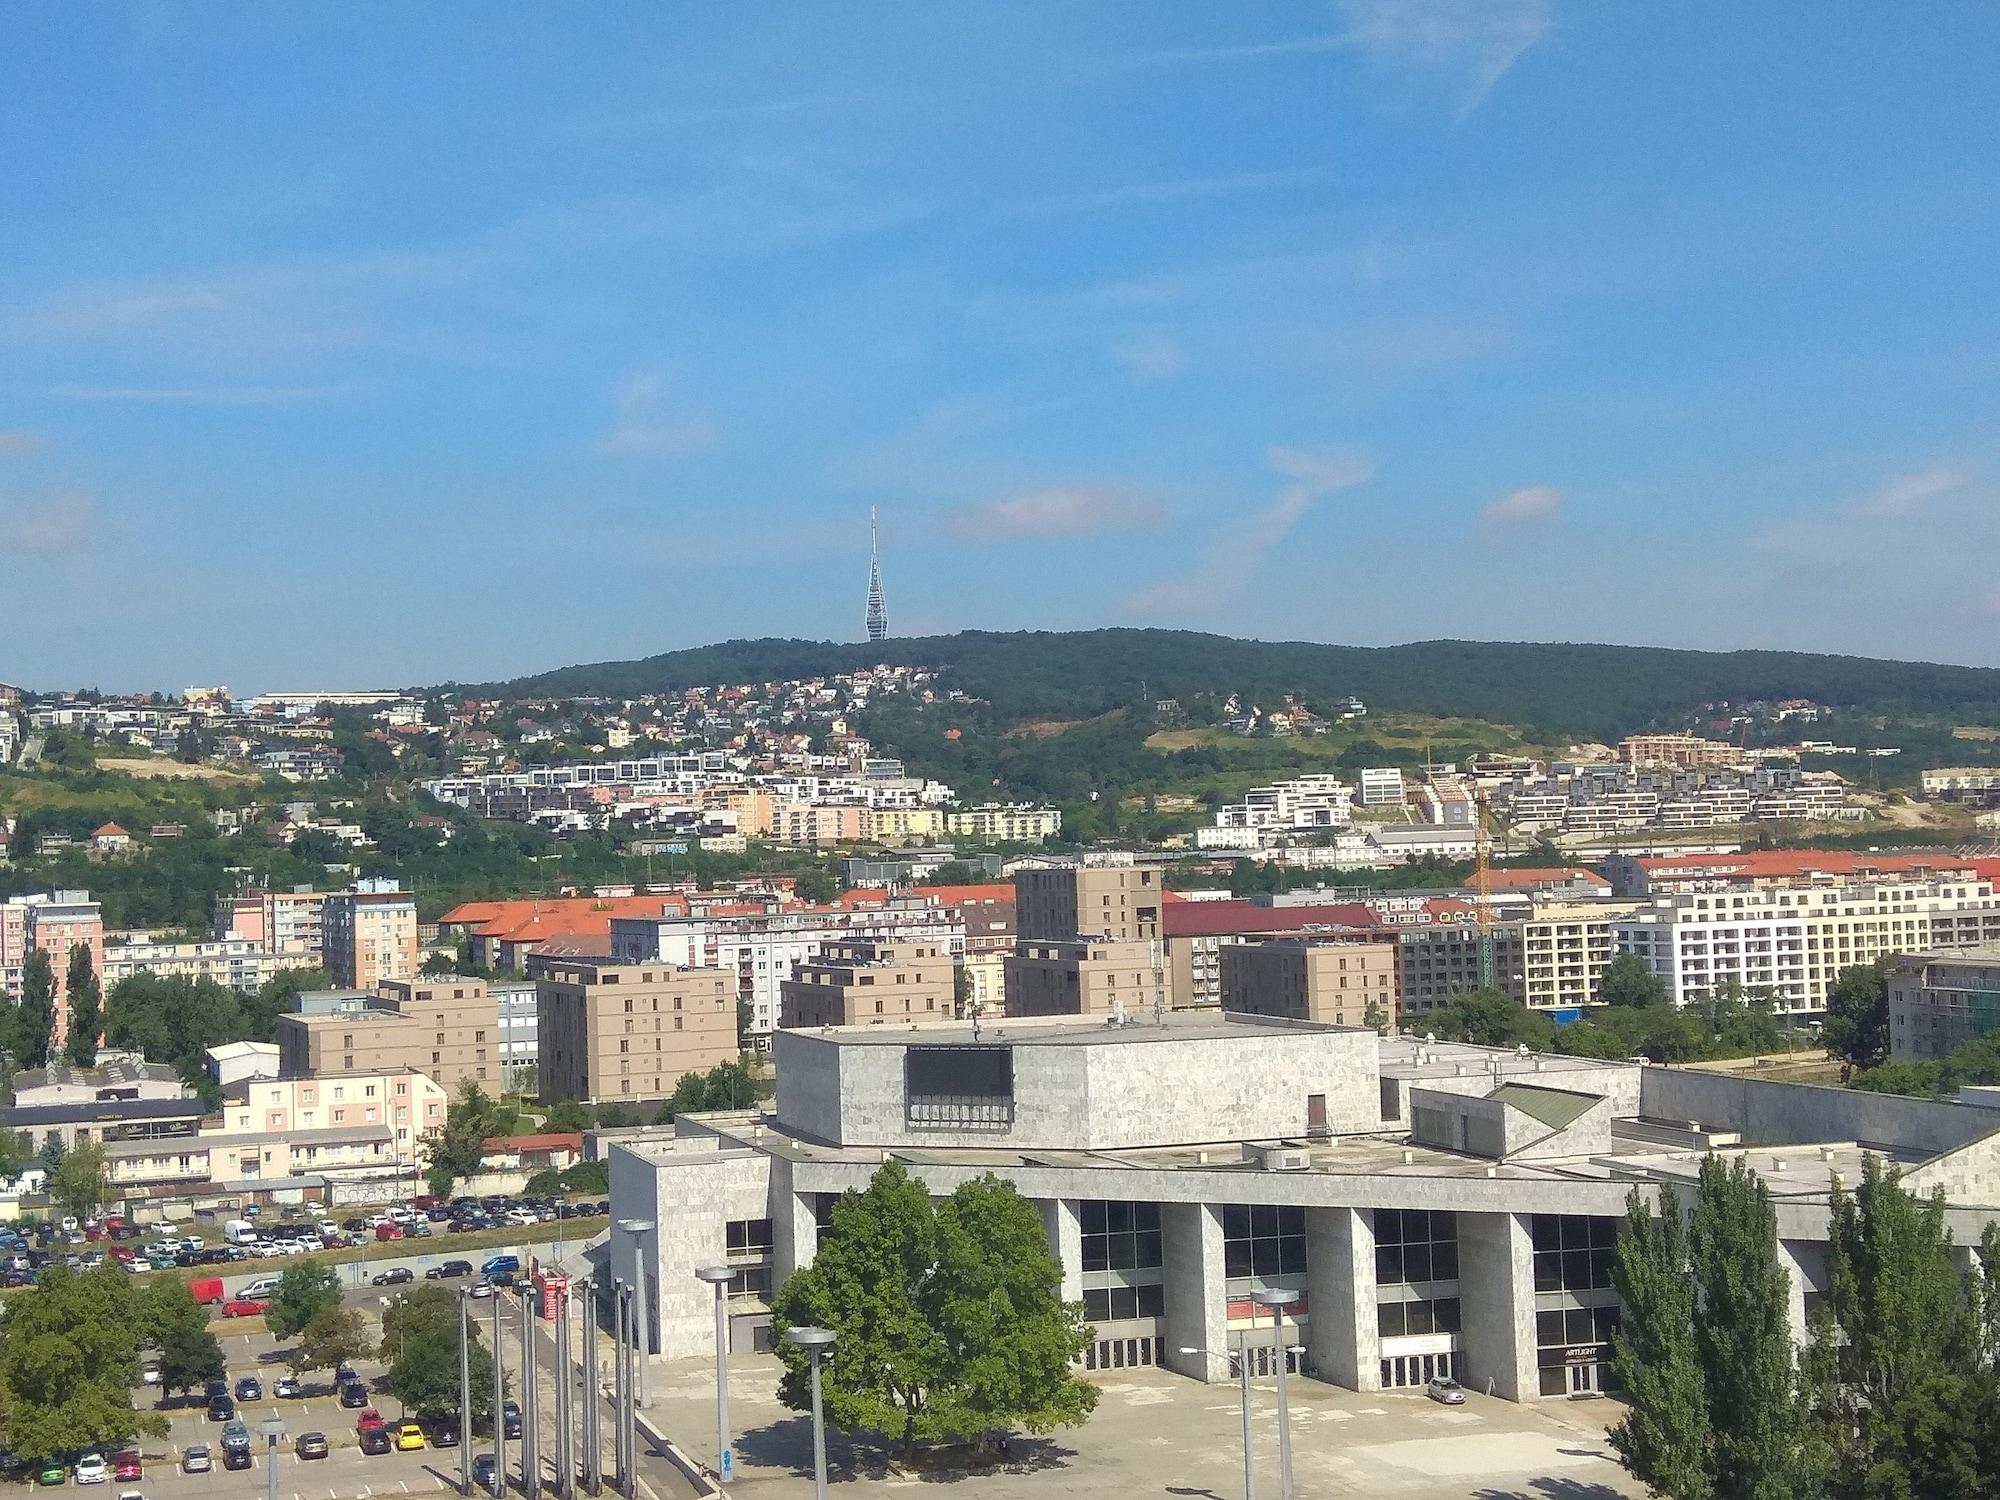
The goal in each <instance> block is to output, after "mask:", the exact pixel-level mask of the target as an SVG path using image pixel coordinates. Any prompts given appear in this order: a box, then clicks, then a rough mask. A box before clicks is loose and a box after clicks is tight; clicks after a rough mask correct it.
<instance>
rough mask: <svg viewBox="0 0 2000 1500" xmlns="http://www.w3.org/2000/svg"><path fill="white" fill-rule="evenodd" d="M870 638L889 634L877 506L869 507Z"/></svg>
mask: <svg viewBox="0 0 2000 1500" xmlns="http://www.w3.org/2000/svg"><path fill="white" fill-rule="evenodd" d="M867 619H868V639H869V640H871V641H879V640H883V639H885V638H886V637H887V636H888V634H889V611H888V610H887V609H885V608H884V607H883V604H882V564H881V560H880V556H879V554H878V553H877V551H876V547H875V507H874V506H872V505H871V506H869V507H868V616H867Z"/></svg>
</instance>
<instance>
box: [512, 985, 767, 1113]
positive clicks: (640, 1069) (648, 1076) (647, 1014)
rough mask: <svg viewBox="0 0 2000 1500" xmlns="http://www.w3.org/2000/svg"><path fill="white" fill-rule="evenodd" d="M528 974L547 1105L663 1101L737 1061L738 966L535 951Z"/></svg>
mask: <svg viewBox="0 0 2000 1500" xmlns="http://www.w3.org/2000/svg"><path fill="white" fill-rule="evenodd" d="M528 973H529V977H530V978H532V979H533V980H534V981H535V987H536V992H537V996H538V1002H539V1008H540V1017H539V1020H538V1022H537V1029H538V1036H539V1043H538V1044H539V1047H540V1051H541V1061H540V1064H539V1067H538V1071H537V1076H538V1078H539V1079H540V1083H541V1097H542V1099H543V1101H544V1102H547V1103H554V1102H555V1101H556V1100H558V1099H582V1100H585V1101H588V1102H591V1103H610V1102H616V1103H621V1104H633V1103H639V1102H641V1101H651V1100H656V1099H664V1098H666V1097H667V1096H668V1095H669V1094H671V1093H672V1092H673V1091H674V1085H675V1084H677V1083H679V1082H680V1081H681V1078H682V1077H683V1075H685V1074H688V1073H706V1072H708V1071H709V1069H711V1068H714V1067H716V1066H717V1065H719V1064H721V1063H726V1062H733V1061H735V1059H736V1057H737V1055H738V1045H739V1044H738V1038H737V1030H736V1005H737V990H736V974H735V970H734V969H733V968H732V969H728V970H725V969H721V968H717V967H714V966H710V967H707V968H682V967H678V966H676V965H674V964H671V963H667V962H664V961H662V960H660V959H657V958H656V959H651V960H648V961H645V962H642V963H621V962H618V961H616V960H613V959H610V958H597V957H591V956H586V955H577V956H564V955H557V954H536V955H533V956H531V957H530V958H529V960H528Z"/></svg>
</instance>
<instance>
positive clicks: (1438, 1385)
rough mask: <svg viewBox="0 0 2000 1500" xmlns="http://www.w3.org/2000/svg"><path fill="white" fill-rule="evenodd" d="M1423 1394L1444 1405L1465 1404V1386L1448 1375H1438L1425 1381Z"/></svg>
mask: <svg viewBox="0 0 2000 1500" xmlns="http://www.w3.org/2000/svg"><path fill="white" fill-rule="evenodd" d="M1424 1394H1425V1395H1426V1396H1429V1397H1430V1398H1431V1400H1433V1401H1436V1402H1440V1403H1441V1404H1443V1405H1445V1406H1463V1405H1465V1387H1464V1386H1462V1385H1460V1384H1459V1383H1458V1382H1457V1381H1456V1380H1453V1379H1452V1378H1451V1377H1450V1376H1448V1375H1438V1376H1435V1377H1433V1378H1432V1379H1431V1380H1429V1381H1427V1382H1425V1384H1424Z"/></svg>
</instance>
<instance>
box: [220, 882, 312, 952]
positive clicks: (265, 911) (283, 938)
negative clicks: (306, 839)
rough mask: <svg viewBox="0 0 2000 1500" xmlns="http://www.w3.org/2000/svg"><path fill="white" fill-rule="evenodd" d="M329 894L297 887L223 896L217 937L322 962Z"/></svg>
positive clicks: (224, 940)
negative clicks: (286, 889) (287, 889)
mask: <svg viewBox="0 0 2000 1500" xmlns="http://www.w3.org/2000/svg"><path fill="white" fill-rule="evenodd" d="M327 894H328V893H327V892H325V891H315V890H312V889H311V888H309V887H298V888H296V889H293V890H289V891H264V890H251V891H241V892H239V893H238V894H236V895H234V896H224V897H222V898H221V899H220V900H219V901H217V902H216V903H215V922H214V929H213V930H214V936H215V938H216V940H217V941H219V942H248V943H254V944H257V945H259V946H261V947H264V948H268V949H269V950H270V951H271V952H273V953H277V954H281V955H285V956H293V957H299V958H303V959H306V960H309V961H310V962H312V963H320V962H322V961H323V959H324V954H325V949H326V936H325V909H326V902H327Z"/></svg>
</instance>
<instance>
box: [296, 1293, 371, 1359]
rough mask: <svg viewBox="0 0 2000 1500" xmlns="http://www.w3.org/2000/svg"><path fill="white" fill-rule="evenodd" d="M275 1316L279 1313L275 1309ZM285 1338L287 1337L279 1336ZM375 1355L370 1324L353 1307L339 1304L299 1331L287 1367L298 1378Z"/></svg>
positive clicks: (324, 1308) (318, 1315) (325, 1310)
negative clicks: (314, 1371)
mask: <svg viewBox="0 0 2000 1500" xmlns="http://www.w3.org/2000/svg"><path fill="white" fill-rule="evenodd" d="M272 1311H273V1312H275V1311H277V1309H276V1308H275V1307H273V1308H272ZM279 1337H281V1338H282V1337H284V1335H282V1334H281V1335H279ZM374 1352H375V1342H374V1340H373V1339H371V1338H369V1336H368V1320H367V1319H366V1318H364V1317H363V1316H362V1315H361V1313H360V1311H359V1310H358V1309H356V1308H352V1307H342V1306H340V1304H339V1303H338V1302H335V1303H333V1304H331V1305H329V1306H326V1307H322V1308H320V1309H319V1311H317V1312H315V1313H314V1314H313V1315H312V1317H311V1318H309V1319H307V1321H306V1324H305V1326H304V1327H303V1328H301V1329H299V1330H298V1338H297V1340H296V1341H295V1342H294V1343H293V1344H292V1347H291V1348H290V1349H289V1350H287V1351H286V1353H285V1363H286V1364H287V1365H289V1366H290V1367H291V1369H292V1373H293V1374H295V1375H303V1374H305V1373H306V1371H308V1370H337V1369H339V1368H340V1366H342V1365H344V1364H348V1363H351V1362H352V1361H354V1360H357V1359H366V1358H368V1357H369V1356H371V1355H372V1354H374Z"/></svg>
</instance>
